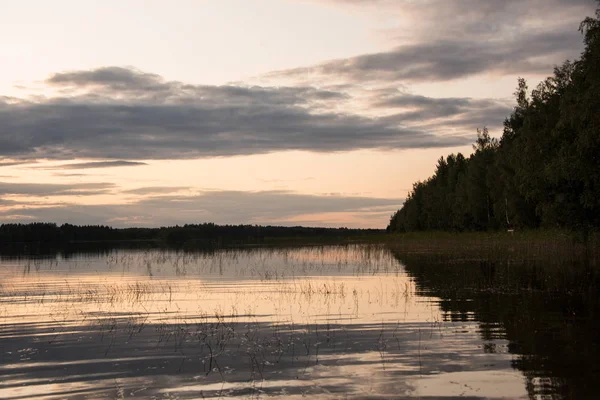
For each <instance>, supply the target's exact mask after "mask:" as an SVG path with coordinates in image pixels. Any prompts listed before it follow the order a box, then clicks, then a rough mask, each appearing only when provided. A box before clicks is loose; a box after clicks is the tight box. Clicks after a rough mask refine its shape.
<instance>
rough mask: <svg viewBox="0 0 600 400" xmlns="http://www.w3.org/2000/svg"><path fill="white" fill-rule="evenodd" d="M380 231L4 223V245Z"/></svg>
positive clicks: (259, 239)
mask: <svg viewBox="0 0 600 400" xmlns="http://www.w3.org/2000/svg"><path fill="white" fill-rule="evenodd" d="M381 232H382V230H379V229H348V228H311V227H300V226H297V227H284V226H260V225H217V224H213V223H203V224H187V225H183V226H171V227H161V228H112V227H110V226H102V225H82V226H77V225H71V224H63V225H57V224H55V223H41V222H38V223H31V224H2V225H0V244H9V243H34V242H36V243H77V242H80V243H81V242H107V241H160V242H163V243H166V244H185V243H192V244H193V243H196V244H205V245H223V244H236V243H238V244H243V243H263V242H264V241H266V240H268V239H278V238H314V239H318V238H342V237H350V236H361V235H366V234H375V233H381Z"/></svg>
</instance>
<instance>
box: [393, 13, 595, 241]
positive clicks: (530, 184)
mask: <svg viewBox="0 0 600 400" xmlns="http://www.w3.org/2000/svg"><path fill="white" fill-rule="evenodd" d="M580 31H581V32H582V33H583V35H584V43H585V50H584V52H583V53H582V55H581V58H580V59H579V60H577V61H575V62H570V61H566V62H565V63H564V64H563V65H562V66H560V67H556V68H555V71H554V75H553V76H551V77H549V78H547V79H546V80H544V81H543V82H541V83H540V84H539V85H538V86H537V88H536V89H535V90H533V91H532V92H531V95H529V94H528V88H527V83H526V82H525V80H524V79H519V82H518V89H517V91H516V93H515V96H516V101H517V105H516V107H515V109H514V111H513V113H512V114H511V115H510V117H508V118H507V119H506V120H505V121H504V131H503V134H502V137H501V138H500V139H499V140H498V139H495V138H492V137H490V135H489V133H488V130H487V129H485V128H484V129H483V130H480V131H478V135H477V141H476V143H475V145H474V146H473V148H474V153H473V154H472V155H471V156H470V157H468V158H465V157H464V156H463V155H462V154H460V153H459V154H456V155H454V154H452V155H449V156H448V157H446V158H443V157H442V158H440V159H439V161H438V164H437V168H436V171H435V174H434V175H433V176H432V177H430V178H429V179H427V180H426V181H424V182H418V183H415V184H414V185H413V189H412V191H411V192H410V193H409V195H408V198H407V200H406V202H405V203H404V205H403V207H402V208H401V209H400V210H399V211H398V212H396V213H395V214H394V215H393V216H392V218H391V221H390V224H389V226H388V231H392V232H406V231H419V230H456V231H463V230H474V231H477V230H489V229H502V228H506V227H513V226H514V227H517V228H538V227H563V228H569V229H577V230H581V231H585V232H587V231H588V230H589V229H597V228H598V227H599V226H600V9H598V10H597V11H596V18H587V19H585V20H584V21H583V22H582V23H581V26H580Z"/></svg>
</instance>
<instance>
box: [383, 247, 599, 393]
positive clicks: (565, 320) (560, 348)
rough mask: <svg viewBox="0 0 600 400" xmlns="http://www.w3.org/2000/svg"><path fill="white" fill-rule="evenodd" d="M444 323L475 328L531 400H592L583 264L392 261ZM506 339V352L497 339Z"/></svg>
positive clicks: (592, 314)
mask: <svg viewBox="0 0 600 400" xmlns="http://www.w3.org/2000/svg"><path fill="white" fill-rule="evenodd" d="M395 255H396V257H397V258H398V260H399V261H400V262H402V263H403V264H404V265H405V268H406V271H407V273H408V274H409V275H410V276H412V277H413V278H414V280H415V284H416V286H417V292H418V293H422V294H426V295H429V296H435V297H438V298H439V299H440V300H439V307H440V310H441V312H442V316H443V319H444V321H476V322H477V323H478V325H479V328H478V331H479V334H480V336H481V339H482V340H483V341H484V350H485V352H487V353H498V352H506V351H508V352H510V353H513V354H515V355H516V357H515V358H514V359H513V361H512V366H513V367H514V368H516V369H518V370H520V371H522V372H523V374H524V376H525V378H526V388H527V392H528V395H529V397H530V398H557V399H563V398H568V399H571V398H573V399H587V398H596V396H597V391H598V390H597V387H596V385H595V383H594V382H596V381H597V379H598V378H599V377H600V368H599V363H598V357H599V356H600V348H599V347H598V344H599V342H600V335H598V328H599V327H600V325H599V323H598V315H599V314H598V311H599V308H600V307H599V301H598V300H599V292H598V287H599V283H600V275H599V274H598V271H597V270H596V269H595V268H591V267H590V266H589V264H587V263H581V264H573V263H570V264H566V265H565V264H556V263H552V264H549V263H546V262H545V261H544V260H537V261H536V260H530V261H528V262H522V263H515V262H512V263H511V262H510V261H503V262H499V261H493V260H461V261H457V260H456V259H454V260H453V259H445V258H439V257H437V258H435V257H427V256H423V255H420V256H414V255H410V254H399V253H395ZM500 338H506V339H507V340H508V347H507V348H502V347H499V346H498V344H497V343H496V340H497V339H500Z"/></svg>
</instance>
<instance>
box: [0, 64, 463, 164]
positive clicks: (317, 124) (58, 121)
mask: <svg viewBox="0 0 600 400" xmlns="http://www.w3.org/2000/svg"><path fill="white" fill-rule="evenodd" d="M96 72H97V71H91V72H90V73H84V72H82V73H81V74H79V73H77V72H70V73H67V74H66V76H65V77H63V76H62V75H60V74H57V75H54V76H53V77H52V78H50V80H51V82H53V83H56V84H58V83H60V84H67V85H78V86H77V87H78V88H80V89H85V88H87V87H88V86H89V85H90V82H93V83H94V85H99V86H101V87H102V88H103V89H104V90H100V91H96V90H94V91H93V92H94V93H95V94H94V95H93V96H92V97H90V96H91V95H90V93H83V94H78V95H74V96H72V97H68V98H53V99H48V100H43V101H37V102H33V101H21V102H14V101H12V102H0V143H4V144H5V145H4V146H0V156H6V157H12V158H17V157H27V158H48V159H72V158H92V159H94V158H96V159H97V158H104V159H129V160H139V159H172V158H196V157H210V156H228V155H241V154H260V153H267V152H273V151H280V150H308V151H344V150H353V149H364V148H370V149H377V148H380V149H390V148H427V147H448V146H456V145H463V144H466V143H467V142H468V140H466V139H465V138H464V137H461V136H454V137H453V136H436V135H434V134H432V133H430V132H428V131H424V130H420V129H418V128H417V127H407V126H404V125H401V124H397V123H396V122H394V121H391V120H387V119H385V118H378V117H365V116H361V115H357V114H353V113H350V112H347V113H341V112H332V111H328V108H327V106H324V105H323V103H325V104H327V105H331V104H332V103H333V104H336V103H337V102H338V101H341V100H342V99H346V98H347V97H348V95H347V94H345V93H339V92H333V91H329V90H320V89H316V88H310V87H282V88H281V87H232V86H223V87H216V86H215V87H209V86H191V85H184V84H182V83H173V82H165V83H160V82H159V81H158V78H154V77H155V76H154V75H151V76H152V77H153V78H152V79H154V80H156V82H157V85H158V86H159V87H160V88H159V89H157V90H156V91H155V92H152V91H150V92H149V91H147V90H146V88H147V86H143V87H142V89H140V85H143V84H145V83H147V81H148V78H146V77H145V76H146V75H145V74H142V75H143V76H144V77H143V78H140V79H139V80H136V79H134V75H135V74H136V73H137V72H136V71H130V72H131V74H123V75H122V76H121V75H118V76H119V77H120V78H119V79H116V78H114V79H115V81H117V82H119V84H120V85H124V86H125V87H126V88H128V89H127V90H128V91H127V90H126V91H125V92H121V91H119V90H120V89H115V88H114V85H113V84H112V81H111V80H110V79H109V78H110V77H111V76H112V75H111V74H108V76H109V77H108V78H107V77H105V75H104V74H98V73H96ZM98 76H100V77H102V79H99V78H98ZM140 82H141V84H140ZM163 87H164V88H163ZM163 89H164V90H163ZM139 90H142V91H143V93H141V94H140V93H139ZM148 93H156V96H152V95H149V94H148ZM15 132H17V133H18V134H15ZM104 162H105V161H103V162H99V163H92V164H87V167H90V166H91V167H93V166H101V165H103V164H102V163H104ZM119 162H120V161H119ZM79 167H81V168H85V167H86V165H85V164H79V166H78V168H79Z"/></svg>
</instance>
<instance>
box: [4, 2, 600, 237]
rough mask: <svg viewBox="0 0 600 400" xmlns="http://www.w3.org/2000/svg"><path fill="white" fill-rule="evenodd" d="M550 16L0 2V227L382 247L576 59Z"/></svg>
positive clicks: (562, 25) (564, 27)
mask: <svg viewBox="0 0 600 400" xmlns="http://www.w3.org/2000/svg"><path fill="white" fill-rule="evenodd" d="M550 3H551V4H549V2H548V1H541V0H525V1H523V2H515V1H509V0H507V1H498V2H494V3H493V4H492V3H489V2H485V1H478V0H473V1H471V2H469V6H468V7H467V6H466V4H465V3H464V2H460V1H458V0H451V1H446V2H442V1H441V0H431V1H429V2H428V4H425V3H415V2H409V1H398V2H392V1H385V0H376V1H373V2H361V1H350V0H347V1H346V0H322V1H317V0H314V1H309V0H277V1H275V0H271V1H266V0H260V1H256V2H246V1H234V0H227V1H180V2H177V3H176V4H172V3H169V2H164V1H128V2H118V1H105V2H101V3H94V4H92V3H86V2H78V1H64V0H63V1H55V2H52V3H51V4H50V3H48V2H42V1H31V0H30V1H20V2H8V1H0V48H2V53H1V56H0V57H1V59H0V61H1V62H2V66H3V67H2V71H3V73H2V74H0V151H1V153H0V222H7V221H21V222H29V221H35V220H45V221H54V222H58V223H64V222H70V223H81V224H83V223H107V224H112V225H118V226H131V225H149V226H159V225H169V224H175V223H185V222H188V223H197V222H208V221H210V222H216V223H261V224H282V225H297V224H301V225H323V226H349V227H379V228H384V227H385V225H386V224H387V222H388V220H389V217H390V216H391V213H392V212H393V211H394V210H396V209H397V208H398V207H400V206H401V204H402V199H404V198H405V196H406V194H407V192H408V190H409V189H410V188H411V187H412V183H413V182H415V181H417V180H423V179H426V178H427V177H428V176H429V175H431V173H432V172H433V169H434V166H435V162H436V160H437V159H438V158H439V157H440V156H442V155H447V154H450V153H453V152H454V153H455V152H459V151H460V152H463V153H467V154H468V153H469V152H470V149H471V147H470V142H472V141H473V140H474V138H475V135H476V128H477V127H482V126H484V125H486V126H489V127H490V129H491V132H492V134H495V135H496V136H499V135H500V134H501V126H502V120H503V118H504V117H506V116H508V114H509V113H510V110H511V107H512V99H511V97H512V92H513V91H514V88H515V86H516V80H517V77H519V76H524V77H526V78H528V80H529V81H530V82H531V85H532V86H533V85H534V84H536V83H537V82H538V81H539V80H541V79H542V78H543V77H544V76H547V75H549V74H550V73H551V72H552V66H553V65H555V64H557V63H560V62H562V61H563V60H564V59H565V58H567V57H569V58H571V59H572V58H574V57H577V55H578V54H579V52H580V51H581V48H582V45H581V37H580V35H579V33H578V32H577V26H578V22H579V21H580V20H582V19H583V18H584V17H585V16H586V15H589V14H591V13H592V12H593V10H594V5H595V2H594V1H593V0H589V1H588V0H577V1H573V2H569V1H566V0H550ZM543 5H545V6H546V7H543V8H542V6H543ZM482 21H483V22H482ZM90 163H92V164H90Z"/></svg>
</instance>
